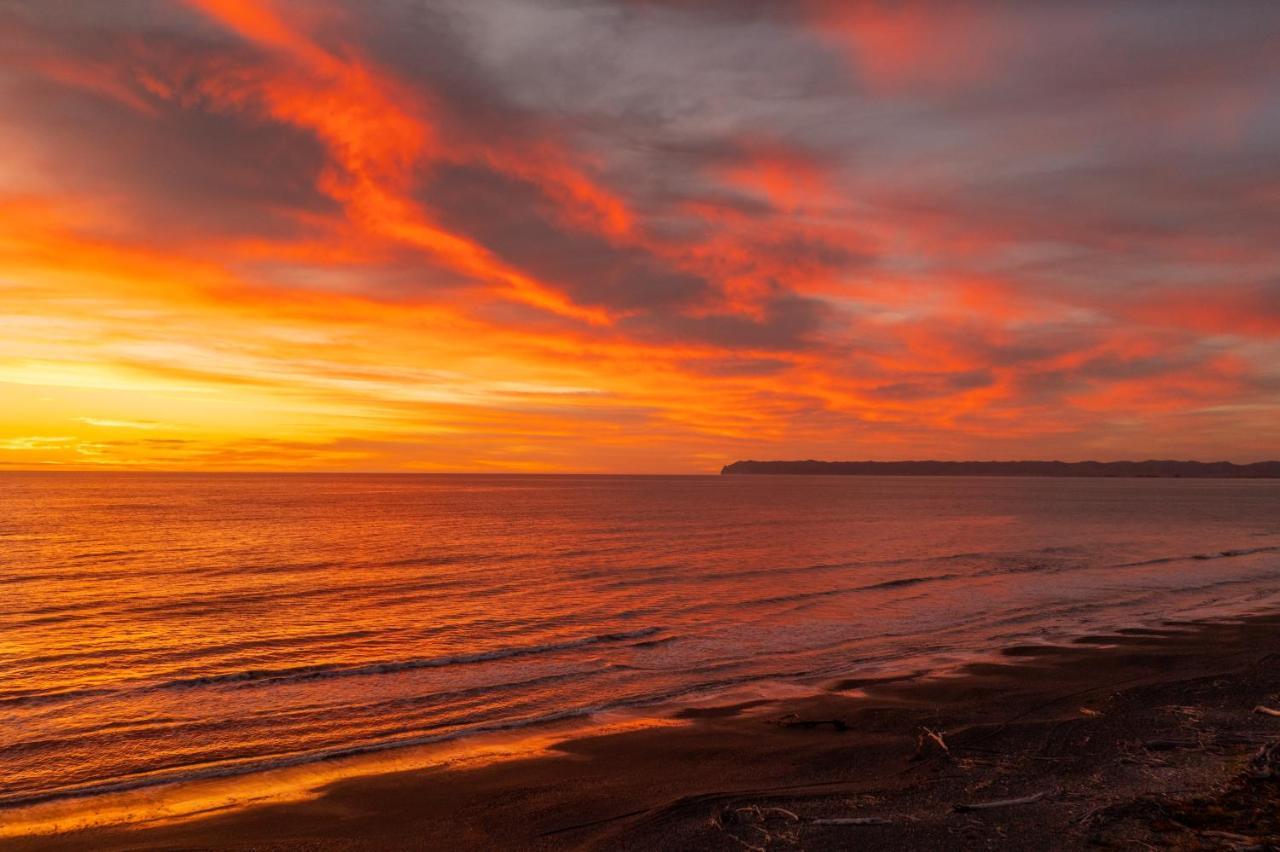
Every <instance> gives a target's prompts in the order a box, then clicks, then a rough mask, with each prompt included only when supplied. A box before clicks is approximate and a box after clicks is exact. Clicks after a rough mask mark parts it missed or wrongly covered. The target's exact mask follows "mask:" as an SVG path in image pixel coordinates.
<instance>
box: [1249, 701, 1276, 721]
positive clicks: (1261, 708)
mask: <svg viewBox="0 0 1280 852" xmlns="http://www.w3.org/2000/svg"><path fill="white" fill-rule="evenodd" d="M1253 712H1255V713H1259V714H1261V715H1263V716H1276V717H1278V718H1280V710H1276V709H1275V708H1274V707H1267V706H1265V705H1262V704H1259V705H1258V706H1257V707H1255V708H1253Z"/></svg>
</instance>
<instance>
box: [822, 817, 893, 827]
mask: <svg viewBox="0 0 1280 852" xmlns="http://www.w3.org/2000/svg"><path fill="white" fill-rule="evenodd" d="M809 824H810V825H896V824H897V821H896V820H892V819H888V818H886V817H873V816H872V817H818V818H815V819H811V820H809Z"/></svg>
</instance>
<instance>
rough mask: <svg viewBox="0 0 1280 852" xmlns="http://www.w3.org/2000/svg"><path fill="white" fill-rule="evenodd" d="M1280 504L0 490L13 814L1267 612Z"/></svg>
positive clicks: (609, 483) (478, 483) (186, 487)
mask: <svg viewBox="0 0 1280 852" xmlns="http://www.w3.org/2000/svg"><path fill="white" fill-rule="evenodd" d="M1278 597H1280V481H1216V480H1110V479H1108V480H1066V479H967V478H890V477H885V478H880V477H772V476H770V477H652V478H650V477H570V476H564V477H560V476H549V477H524V476H522V477H502V476H475V477H470V476H287V475H286V476H275V475H262V476H241V475H213V476H197V475H127V474H126V475H110V474H85V475H80V474H54V475H47V474H3V475H0V600H2V601H3V604H2V605H0V805H10V806H11V805H15V804H20V803H24V802H32V801H37V800H41V799H48V798H52V797H58V796H66V795H69V794H86V793H95V792H106V791H110V790H118V789H126V788H129V787H134V786H145V785H150V784H156V783H161V782H165V781H173V780H181V779H185V778H196V777H207V776H212V775H220V774H233V773H241V772H249V771H252V770H255V769H262V768H267V767H272V766H286V765H290V764H294V763H302V762H306V761H313V760H318V759H321V758H324V757H328V756H334V755H342V754H352V753H358V752H361V751H368V750H375V749H380V748H388V747H392V746H399V745H408V744H415V743H424V742H431V741H433V740H437V739H449V738H457V737H464V736H468V735H473V734H476V733H481V732H486V731H497V730H504V729H514V728H519V727H522V726H532V725H537V724H539V723H545V722H548V721H551V720H557V719H565V718H572V717H587V716H590V715H591V714H593V713H599V712H601V711H606V710H611V709H617V708H627V707H642V706H645V705H649V704H655V705H660V704H672V703H679V702H681V701H693V700H705V699H706V698H707V696H708V695H709V694H713V693H717V692H732V691H733V690H735V689H738V690H741V689H743V688H748V689H750V688H756V687H758V688H760V689H762V690H767V689H768V688H769V687H771V686H774V685H779V684H787V685H790V686H791V687H794V686H796V685H802V686H805V687H811V688H814V689H821V688H823V687H824V685H827V684H829V683H830V682H831V681H832V680H833V679H835V678H838V677H842V676H849V675H860V674H868V673H875V672H878V671H902V670H912V669H916V668H937V667H941V666H946V665H948V664H952V663H955V662H958V661H962V660H964V659H966V658H972V656H973V655H974V654H980V653H984V652H989V651H991V650H992V649H994V648H999V647H1000V646H1003V645H1008V644H1012V643H1017V642H1023V641H1028V640H1030V641H1052V640H1055V639H1061V638H1064V637H1069V636H1071V635H1072V634H1079V633H1082V632H1087V631H1097V630H1104V629H1107V628H1114V627H1119V626H1125V625H1136V624H1142V623H1151V622H1157V621H1160V620H1163V619H1179V618H1197V617H1205V616H1220V615H1224V614H1226V615H1230V614H1235V613H1244V612H1248V611H1254V610H1259V609H1264V608H1267V607H1270V606H1272V605H1273V604H1274V603H1275V602H1276V599H1277V598H1278Z"/></svg>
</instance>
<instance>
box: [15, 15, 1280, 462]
mask: <svg viewBox="0 0 1280 852" xmlns="http://www.w3.org/2000/svg"><path fill="white" fill-rule="evenodd" d="M1277 92H1280V4H1276V3H1271V2H1263V0H1240V2H1235V3H1230V4H1222V3H1219V2H1208V1H1207V0H1206V2H1201V3H1186V2H1180V0H1150V2H1138V0H1134V2H1125V3H1103V2H1087V1H1086V2H1072V3H1065V2H1038V1H1037V0H1027V2H1019V3H981V4H979V3H974V4H970V3H966V2H963V0H959V2H946V3H941V2H939V3H918V4H912V3H906V2H894V3H887V2H886V3H877V2H836V0H794V2H780V0H774V2H765V0H705V2H693V1H692V0H685V2H681V0H593V1H592V2H588V0H368V2H364V1H363V0H362V1H361V2H356V0H349V2H337V0H252V2H249V0H112V2H109V3H107V2H99V0H0V151H2V152H3V157H0V469H3V468H10V469H13V468H40V469H44V468H59V467H61V468H72V469H76V468H80V469H86V468H95V469H96V468H111V469H130V468H142V469H182V470H188V469H190V470H368V471H382V470H387V471H392V470H403V471H476V472H484V471H495V472H496V471H515V472H552V471H566V472H624V473H646V472H653V473H657V472H672V473H680V472H688V473H695V472H712V471H715V470H717V469H718V468H719V467H720V465H722V464H725V463H727V462H731V461H733V460H735V459H740V458H756V459H767V458H774V459H778V458H783V459H785V458H825V459H923V458H934V459H965V458H981V459H1024V458H1060V459H1064V460H1083V459H1101V460H1115V459H1125V458H1151V457H1155V458H1195V459H1201V460H1219V459H1227V460H1232V461H1237V462H1248V461H1255V460H1259V459H1263V458H1272V457H1277V456H1280V95H1277Z"/></svg>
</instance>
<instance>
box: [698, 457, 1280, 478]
mask: <svg viewBox="0 0 1280 852" xmlns="http://www.w3.org/2000/svg"><path fill="white" fill-rule="evenodd" d="M720 473H721V474H768V473H790V474H828V475H837V476H1079V477H1084V476H1136V477H1184V478H1199V479H1208V478H1221V479H1262V478H1280V461H1264V462H1255V463H1253V464H1232V463H1231V462H1197V461H1168V460H1149V461H1138V462H1134V461H1118V462H1096V461H1084V462H1061V461H892V462H877V461H837V462H832V461H814V460H812V459H809V460H806V461H736V462H734V463H733V464H727V465H725V466H724V467H723V468H721V470H720Z"/></svg>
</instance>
